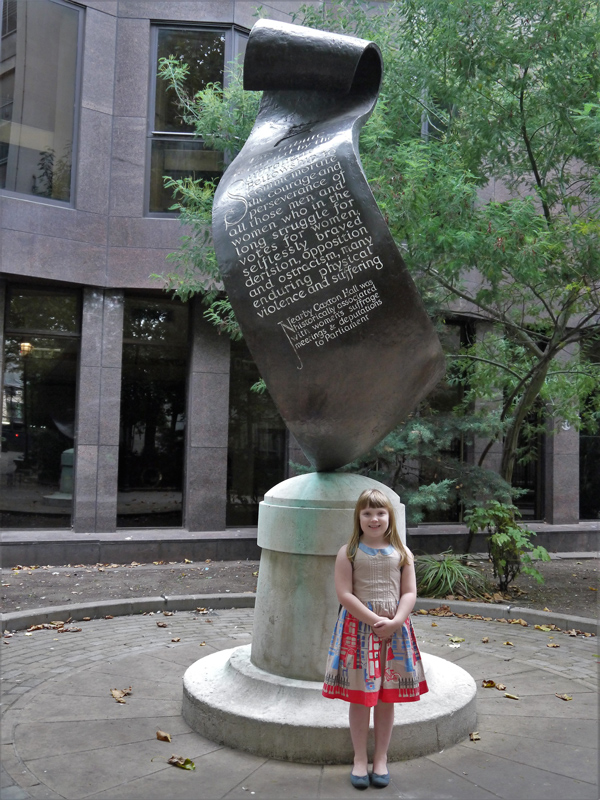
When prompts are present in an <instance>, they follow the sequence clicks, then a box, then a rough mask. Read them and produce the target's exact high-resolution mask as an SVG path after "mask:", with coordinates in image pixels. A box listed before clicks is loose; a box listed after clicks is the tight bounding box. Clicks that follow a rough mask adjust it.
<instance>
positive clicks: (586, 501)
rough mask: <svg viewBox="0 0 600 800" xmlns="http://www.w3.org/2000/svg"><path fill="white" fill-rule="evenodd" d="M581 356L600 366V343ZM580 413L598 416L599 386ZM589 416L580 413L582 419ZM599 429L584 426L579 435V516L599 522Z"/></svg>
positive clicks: (593, 344) (586, 349)
mask: <svg viewBox="0 0 600 800" xmlns="http://www.w3.org/2000/svg"><path fill="white" fill-rule="evenodd" d="M582 351H583V356H584V358H586V359H589V360H590V361H592V362H593V363H595V364H600V342H589V343H588V344H587V345H586V346H585V347H583V348H582ZM586 406H588V407H586V408H584V409H583V412H589V414H590V415H592V414H594V413H597V409H598V408H599V407H600V386H599V387H598V388H597V389H596V391H595V392H594V395H593V396H592V397H590V398H589V399H588V401H587V404H586ZM587 416H588V415H587V414H585V413H583V414H582V417H584V418H585V417H587ZM599 489H600V428H599V427H598V425H597V424H596V426H594V425H586V426H585V427H583V428H582V429H581V431H580V432H579V517H580V519H593V520H600V491H598V490H599Z"/></svg>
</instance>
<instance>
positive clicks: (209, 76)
mask: <svg viewBox="0 0 600 800" xmlns="http://www.w3.org/2000/svg"><path fill="white" fill-rule="evenodd" d="M154 37H155V39H154V41H155V45H154V47H155V53H156V59H155V76H154V80H153V86H152V101H153V102H152V112H151V122H150V130H149V150H150V154H149V160H150V168H149V202H148V208H149V211H150V212H151V213H154V212H168V211H169V208H170V207H171V206H172V205H173V195H172V192H171V190H170V189H165V187H164V178H165V177H166V176H168V177H171V178H175V179H179V178H187V177H189V178H192V179H194V180H212V181H216V180H218V179H219V177H220V176H221V174H222V172H223V168H224V167H223V154H222V153H219V152H214V151H210V150H207V149H205V148H204V145H203V143H202V141H201V140H198V139H197V138H196V134H195V130H194V126H193V125H191V124H190V123H188V122H186V121H185V120H184V119H183V116H182V113H181V109H180V108H179V106H178V105H177V100H176V97H175V94H174V92H173V91H172V90H171V89H169V88H168V86H167V84H166V83H165V81H163V80H162V78H160V77H158V76H157V75H156V73H157V72H158V63H159V60H160V59H161V58H167V57H168V56H170V55H173V56H176V57H177V58H178V59H179V60H181V61H182V62H184V63H186V64H187V65H188V66H189V68H190V71H189V75H188V78H187V89H188V93H189V94H190V95H192V96H193V95H195V94H196V93H197V92H199V91H200V90H202V89H204V88H205V87H206V86H207V84H209V83H220V84H223V83H224V82H226V80H227V75H226V72H225V64H226V63H227V62H228V61H231V60H232V58H233V57H234V56H236V55H240V54H243V52H244V48H245V46H246V41H247V34H245V33H243V32H242V31H238V30H235V29H233V28H228V29H201V28H183V27H157V28H155V29H154Z"/></svg>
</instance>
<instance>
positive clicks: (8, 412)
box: [0, 286, 81, 528]
mask: <svg viewBox="0 0 600 800" xmlns="http://www.w3.org/2000/svg"><path fill="white" fill-rule="evenodd" d="M80 300H81V298H80V294H79V292H77V291H52V290H48V289H40V288H32V287H26V288H21V287H15V286H10V287H9V291H8V298H7V314H6V337H5V362H4V363H5V367H4V369H5V372H4V388H3V394H2V452H1V454H0V473H1V474H0V481H1V483H2V491H1V492H0V498H1V499H0V527H3V528H68V527H70V525H71V511H72V505H73V467H74V464H73V460H74V459H73V455H74V450H73V443H74V437H75V399H76V385H77V360H78V355H79V319H80V311H79V309H80Z"/></svg>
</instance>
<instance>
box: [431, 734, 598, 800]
mask: <svg viewBox="0 0 600 800" xmlns="http://www.w3.org/2000/svg"><path fill="white" fill-rule="evenodd" d="M477 744H479V742H477ZM453 750H454V752H448V753H444V754H441V755H436V756H431V760H432V761H435V762H437V763H441V762H442V761H443V763H444V766H446V768H447V769H449V770H451V771H452V772H454V773H455V774H457V775H461V774H462V775H463V776H464V777H465V779H467V780H469V781H472V782H473V783H474V784H475V785H476V786H479V787H481V789H484V790H486V791H488V792H492V793H493V795H494V797H504V798H511V800H517V799H519V800H520V798H523V800H525V798H526V800H597V797H598V792H597V785H594V784H591V783H587V782H585V781H582V780H578V779H572V778H567V777H565V776H564V775H561V774H560V773H557V772H556V771H555V770H546V769H540V768H539V767H537V766H531V765H530V764H524V763H522V762H520V761H518V760H514V759H510V758H506V757H504V756H499V755H496V754H495V753H490V752H488V751H484V750H478V749H476V748H475V747H473V748H469V747H467V746H465V745H462V744H461V745H458V746H457V747H456V748H453ZM475 797H479V795H475Z"/></svg>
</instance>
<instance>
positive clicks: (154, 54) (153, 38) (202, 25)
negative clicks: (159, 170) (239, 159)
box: [144, 20, 250, 219]
mask: <svg viewBox="0 0 600 800" xmlns="http://www.w3.org/2000/svg"><path fill="white" fill-rule="evenodd" d="M160 30H180V31H181V30H183V31H190V30H194V31H208V32H213V33H214V32H222V33H224V34H225V53H224V58H223V67H224V68H225V67H227V64H229V63H230V62H231V61H233V59H234V58H235V56H236V55H237V54H239V52H240V47H239V39H240V36H241V37H243V38H244V39H246V40H247V39H248V36H249V35H250V31H249V30H248V29H247V28H244V27H242V26H241V25H236V24H234V23H228V24H224V23H218V22H215V23H210V22H198V23H194V22H185V23H183V22H165V21H164V20H156V21H152V20H151V22H150V64H149V80H148V119H147V126H146V154H145V172H144V174H145V181H144V216H145V217H150V218H155V219H177V217H178V216H179V214H178V213H177V212H176V211H150V195H151V169H152V144H153V142H157V141H163V142H169V141H171V142H183V141H186V140H188V141H195V142H199V143H203V139H202V138H201V137H198V136H196V134H195V133H183V132H181V133H176V132H173V131H156V130H154V121H155V116H156V82H157V80H158V75H157V68H158V32H159V31H160ZM227 83H228V76H227V71H226V69H224V72H223V84H224V86H226V85H227ZM225 164H226V162H225Z"/></svg>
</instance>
